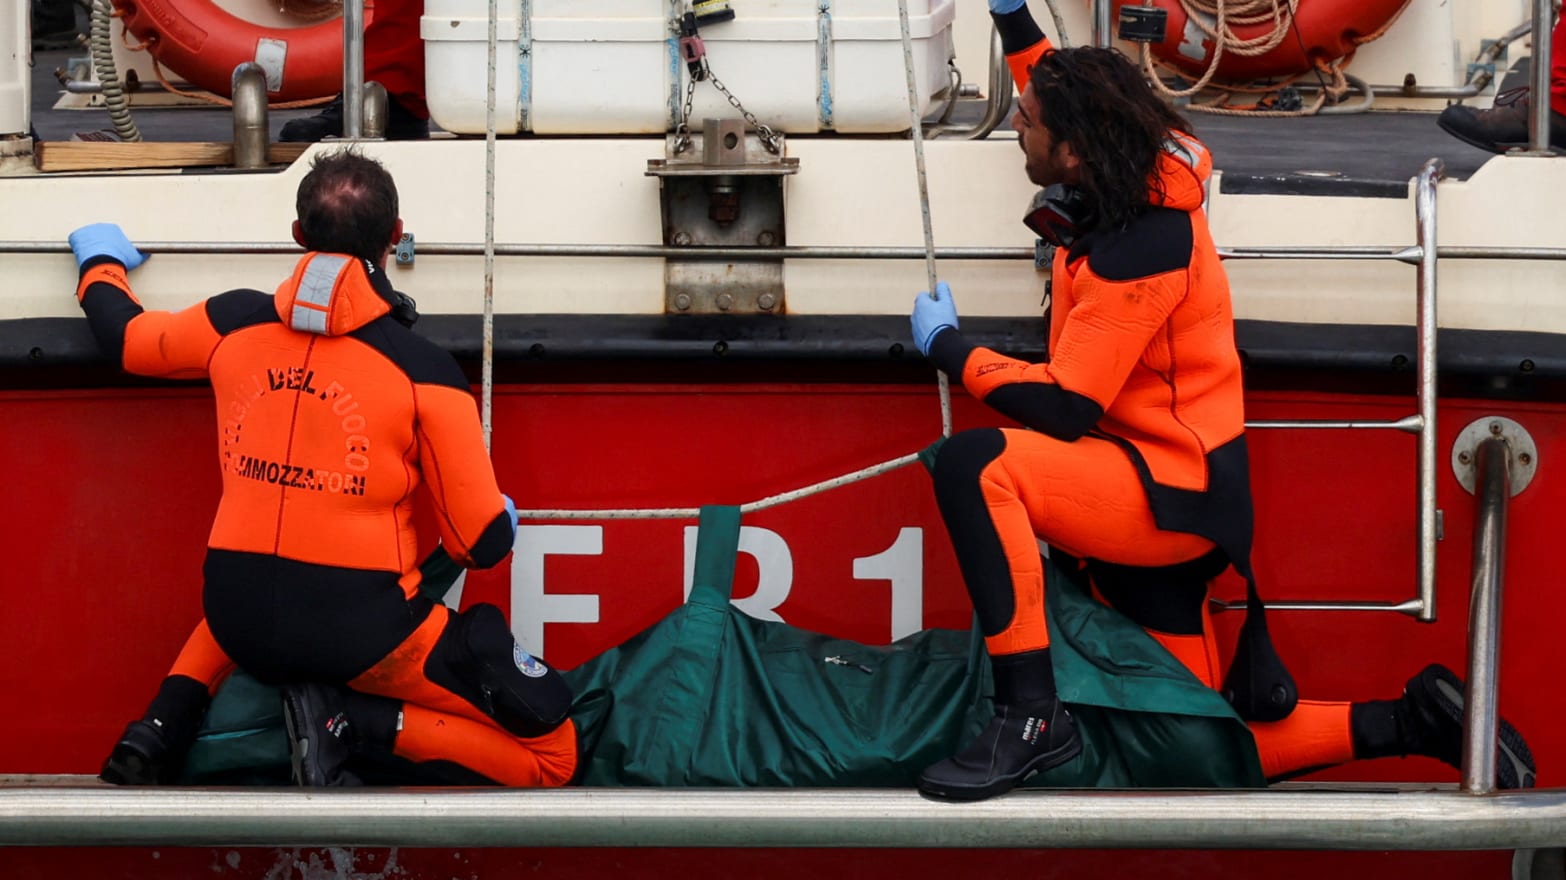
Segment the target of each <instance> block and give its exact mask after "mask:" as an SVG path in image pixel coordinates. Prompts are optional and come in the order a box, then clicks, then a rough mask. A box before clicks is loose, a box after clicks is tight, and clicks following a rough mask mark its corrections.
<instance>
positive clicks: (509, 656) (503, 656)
mask: <svg viewBox="0 0 1566 880" xmlns="http://www.w3.org/2000/svg"><path fill="white" fill-rule="evenodd" d="M459 617H460V620H461V623H460V625H461V628H462V630H461V632H462V646H463V648H464V649H465V650H466V652H467V654H468V659H469V661H470V662H471V663H472V668H473V669H474V670H475V672H476V673H477V677H478V682H477V683H478V685H479V687H480V688H481V689H482V690H483V693H484V700H485V702H484V704H483V708H484V711H485V712H487V713H488V714H489V715H490V716H491V717H493V718H494V719H495V720H496V721H498V722H500V726H501V727H504V728H505V729H506V730H508V731H510V732H511V733H513V734H515V735H517V736H524V737H532V736H543V735H544V734H546V733H549V732H550V731H552V730H554V729H555V728H557V727H559V726H560V725H561V724H563V723H564V722H565V720H566V718H567V717H569V715H570V712H571V699H572V693H571V687H570V685H568V684H566V681H565V678H563V677H562V676H561V675H560V673H559V672H557V671H555V670H554V669H553V668H551V667H550V666H548V665H547V664H545V663H544V661H543V660H541V659H539V658H537V657H534V656H533V655H532V654H529V653H528V652H527V649H525V648H523V647H522V646H521V645H520V644H518V643H517V640H516V638H515V637H514V636H512V634H511V627H510V625H509V624H507V623H506V618H505V615H503V614H501V613H500V609H499V608H496V607H495V606H494V605H489V604H480V605H475V606H473V607H472V608H469V609H468V610H467V611H464V612H463V613H462V614H461V615H459Z"/></svg>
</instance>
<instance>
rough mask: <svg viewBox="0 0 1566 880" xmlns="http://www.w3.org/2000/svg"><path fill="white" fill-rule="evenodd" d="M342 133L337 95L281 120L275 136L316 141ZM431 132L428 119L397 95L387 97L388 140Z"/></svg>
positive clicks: (421, 136)
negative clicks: (295, 116) (308, 113)
mask: <svg viewBox="0 0 1566 880" xmlns="http://www.w3.org/2000/svg"><path fill="white" fill-rule="evenodd" d="M342 136H343V96H342V95H338V96H337V97H335V98H333V99H332V100H331V102H330V103H328V104H326V105H325V106H324V107H322V109H321V112H320V113H317V114H315V115H314V116H301V117H299V118H298V119H290V120H289V121H287V122H285V123H283V127H282V129H281V130H280V131H278V133H277V139H278V140H280V141H285V142H292V143H315V142H316V141H321V140H325V139H326V138H329V137H342ZM429 136H430V123H429V120H427V119H420V118H419V117H418V116H415V115H414V114H413V111H411V110H408V109H406V108H405V107H403V106H402V105H401V104H399V103H398V102H397V99H396V98H393V97H390V96H387V98H386V139H387V140H389V141H414V140H423V139H425V138H428V137H429Z"/></svg>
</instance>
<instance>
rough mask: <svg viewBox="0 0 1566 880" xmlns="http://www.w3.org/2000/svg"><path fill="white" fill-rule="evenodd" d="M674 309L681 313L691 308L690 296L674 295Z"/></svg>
mask: <svg viewBox="0 0 1566 880" xmlns="http://www.w3.org/2000/svg"><path fill="white" fill-rule="evenodd" d="M674 307H675V308H677V309H679V310H680V311H682V312H683V311H685V310H687V309H689V308H690V307H691V295H690V294H688V293H679V294H675V296H674Z"/></svg>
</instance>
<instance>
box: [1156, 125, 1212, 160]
mask: <svg viewBox="0 0 1566 880" xmlns="http://www.w3.org/2000/svg"><path fill="white" fill-rule="evenodd" d="M1169 134H1170V137H1169V139H1168V140H1166V141H1164V152H1166V153H1169V154H1170V155H1172V156H1174V157H1175V158H1176V159H1179V160H1181V161H1183V162H1184V163H1185V164H1187V165H1189V166H1191V167H1192V168H1195V167H1196V166H1197V164H1198V163H1199V162H1200V160H1201V157H1202V156H1204V155H1206V153H1207V149H1206V148H1205V147H1203V146H1202V142H1201V141H1198V140H1196V139H1195V138H1193V137H1190V136H1188V135H1185V134H1182V133H1180V132H1170V133H1169Z"/></svg>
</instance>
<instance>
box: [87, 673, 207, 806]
mask: <svg viewBox="0 0 1566 880" xmlns="http://www.w3.org/2000/svg"><path fill="white" fill-rule="evenodd" d="M210 703H211V698H210V697H209V696H208V695H207V686H206V685H205V684H203V683H202V682H199V681H196V680H195V679H193V678H190V677H189V676H185V675H170V676H169V677H168V678H165V679H164V680H163V683H162V684H161V685H159V686H158V693H157V695H156V696H154V697H153V698H152V703H151V705H149V706H148V707H147V713H146V714H145V715H143V716H142V717H141V720H139V721H132V722H131V723H130V724H127V725H126V726H125V732H124V733H122V734H120V739H119V742H116V743H115V744H114V749H113V750H112V751H110V752H109V757H108V760H106V761H104V762H103V769H102V770H100V771H98V778H99V779H102V780H103V781H104V782H107V783H110V784H112V785H169V784H171V783H173V782H174V781H176V780H177V779H179V776H180V771H181V770H182V769H184V766H185V754H186V753H187V752H189V751H190V746H191V744H192V743H194V742H195V741H196V734H197V733H198V732H199V731H200V729H201V719H202V717H203V716H204V715H205V714H206V711H207V706H208V704H210Z"/></svg>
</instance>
